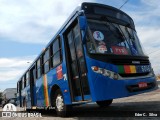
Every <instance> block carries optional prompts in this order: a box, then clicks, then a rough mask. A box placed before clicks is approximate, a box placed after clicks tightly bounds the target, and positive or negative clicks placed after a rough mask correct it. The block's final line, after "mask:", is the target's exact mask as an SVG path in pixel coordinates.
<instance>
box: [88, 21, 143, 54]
mask: <svg viewBox="0 0 160 120" xmlns="http://www.w3.org/2000/svg"><path fill="white" fill-rule="evenodd" d="M87 49H88V51H89V53H93V54H94V53H98V54H114V55H133V56H143V55H144V53H143V50H142V47H141V44H140V42H139V39H138V36H137V33H136V31H135V30H133V29H131V28H130V27H128V25H126V26H124V25H120V24H116V23H112V22H110V21H99V20H91V19H89V20H88V34H87Z"/></svg>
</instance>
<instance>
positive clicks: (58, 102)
mask: <svg viewBox="0 0 160 120" xmlns="http://www.w3.org/2000/svg"><path fill="white" fill-rule="evenodd" d="M63 105H64V104H63V98H62V96H61V95H58V96H57V98H56V107H57V109H58V111H62V109H63Z"/></svg>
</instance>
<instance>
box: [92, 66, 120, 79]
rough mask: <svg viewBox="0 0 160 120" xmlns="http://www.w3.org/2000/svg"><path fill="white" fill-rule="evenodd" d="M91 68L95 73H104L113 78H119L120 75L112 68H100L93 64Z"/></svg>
mask: <svg viewBox="0 0 160 120" xmlns="http://www.w3.org/2000/svg"><path fill="white" fill-rule="evenodd" d="M91 68H92V70H93V71H94V72H95V73H99V74H102V75H104V76H106V77H109V78H111V79H115V80H118V79H119V75H118V74H117V73H115V72H112V71H110V70H106V69H103V68H99V67H97V66H92V67H91Z"/></svg>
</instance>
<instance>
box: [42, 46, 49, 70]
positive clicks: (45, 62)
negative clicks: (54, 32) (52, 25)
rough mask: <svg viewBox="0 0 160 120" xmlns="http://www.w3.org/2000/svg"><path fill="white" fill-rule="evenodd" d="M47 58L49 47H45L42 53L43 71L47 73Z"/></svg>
mask: <svg viewBox="0 0 160 120" xmlns="http://www.w3.org/2000/svg"><path fill="white" fill-rule="evenodd" d="M49 58H50V54H49V49H47V50H46V52H45V54H44V55H43V64H42V66H43V70H44V73H47V72H48V71H49Z"/></svg>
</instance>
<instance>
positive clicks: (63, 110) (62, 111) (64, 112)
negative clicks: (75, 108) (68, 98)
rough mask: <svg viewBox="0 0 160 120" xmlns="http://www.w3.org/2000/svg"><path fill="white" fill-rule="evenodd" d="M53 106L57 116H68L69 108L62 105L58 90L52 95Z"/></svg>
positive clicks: (60, 94) (60, 93)
mask: <svg viewBox="0 0 160 120" xmlns="http://www.w3.org/2000/svg"><path fill="white" fill-rule="evenodd" d="M54 106H55V110H56V113H57V115H58V116H60V117H66V116H68V115H69V111H70V110H71V106H69V105H65V104H64V98H63V95H62V92H61V90H60V89H58V90H57V91H56V93H55V95H54Z"/></svg>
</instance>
